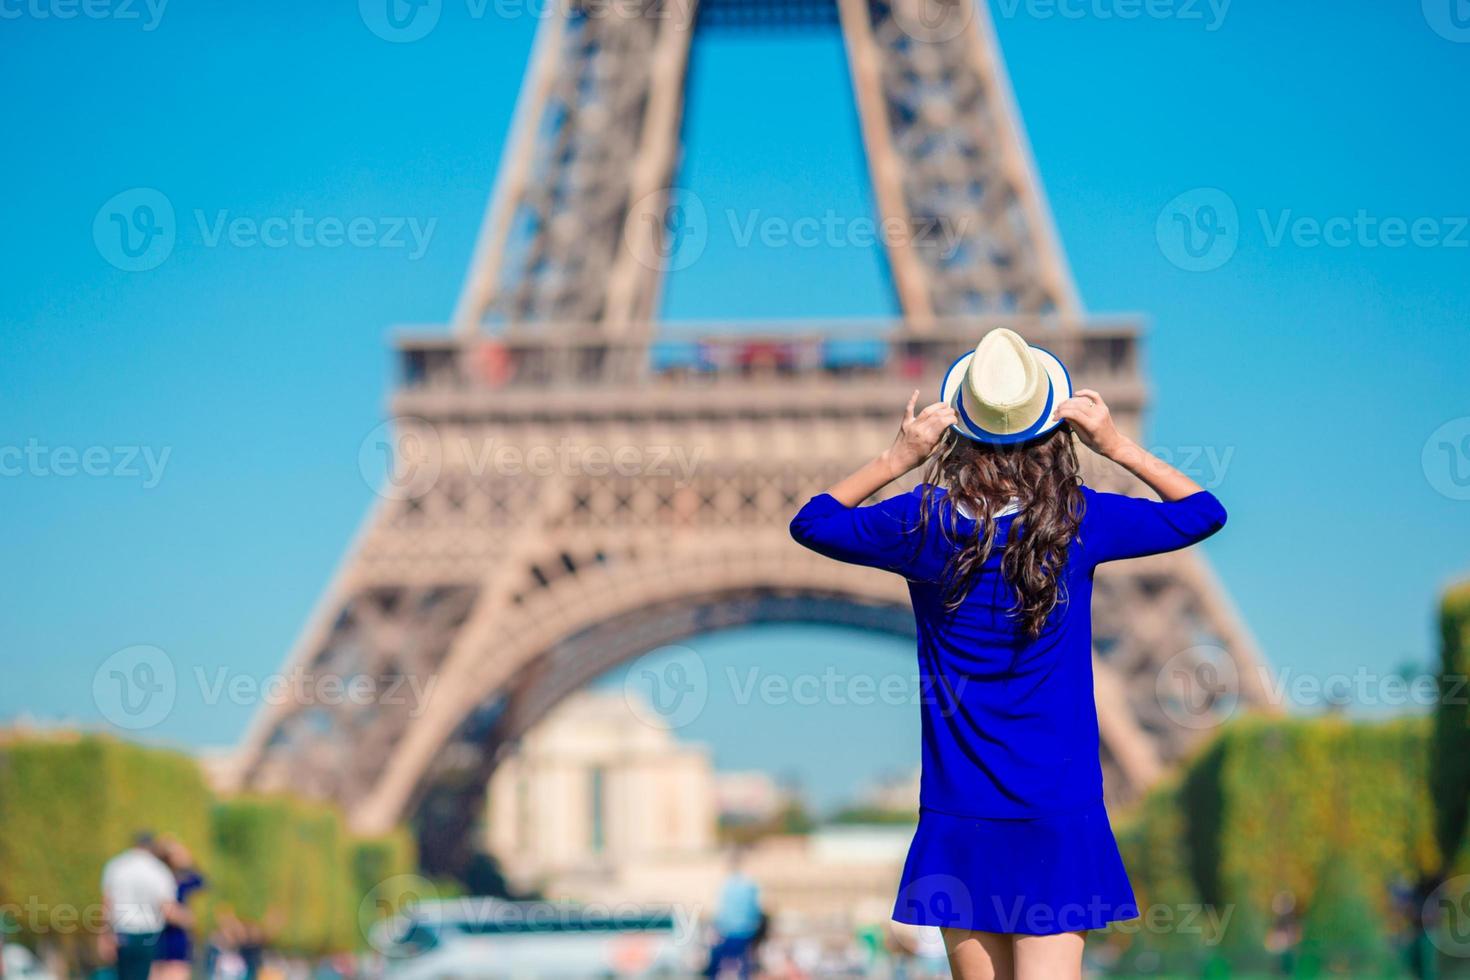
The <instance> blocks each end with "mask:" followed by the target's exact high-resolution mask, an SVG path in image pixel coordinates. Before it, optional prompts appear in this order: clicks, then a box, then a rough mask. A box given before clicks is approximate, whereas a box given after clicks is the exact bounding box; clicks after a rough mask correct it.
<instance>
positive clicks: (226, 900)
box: [0, 735, 417, 966]
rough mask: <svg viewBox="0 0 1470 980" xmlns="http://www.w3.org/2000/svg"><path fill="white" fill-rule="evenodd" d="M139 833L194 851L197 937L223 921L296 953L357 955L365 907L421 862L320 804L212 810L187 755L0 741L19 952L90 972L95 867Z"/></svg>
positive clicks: (0, 884)
mask: <svg viewBox="0 0 1470 980" xmlns="http://www.w3.org/2000/svg"><path fill="white" fill-rule="evenodd" d="M145 828H146V829H149V830H153V831H155V832H158V833H161V834H164V833H166V834H171V835H174V836H176V837H178V838H179V839H180V840H182V841H183V842H184V843H186V844H187V845H189V847H190V849H191V850H193V852H194V854H195V857H196V859H197V860H198V862H199V866H200V868H201V870H202V871H203V873H204V875H205V877H206V879H207V880H208V885H209V887H208V888H207V889H206V890H205V892H203V893H202V895H201V899H202V901H201V902H200V910H201V911H202V912H203V913H204V914H203V918H202V922H201V930H202V931H203V932H208V931H209V930H211V929H212V928H213V926H214V923H216V922H217V921H219V920H220V919H221V918H223V917H224V916H226V915H229V916H233V917H235V918H238V919H240V920H243V921H246V922H252V923H256V924H260V925H263V926H265V927H266V929H267V932H268V933H269V934H270V935H271V939H272V944H273V945H274V946H275V947H277V948H279V949H283V950H286V951H290V952H297V953H304V954H318V953H327V952H337V951H343V950H352V949H360V948H363V947H364V946H365V945H366V937H365V936H363V935H362V929H361V928H360V927H359V923H358V914H359V905H360V904H361V903H362V900H363V898H364V896H366V895H368V894H369V893H370V892H372V890H373V889H374V888H376V887H377V886H378V885H380V884H381V883H383V882H384V881H387V880H390V879H392V878H393V877H394V876H395V875H403V874H411V873H413V871H414V869H415V866H416V863H417V855H416V854H415V851H414V846H413V841H412V838H411V837H410V836H409V834H408V833H407V832H406V831H403V830H398V831H395V832H393V833H391V834H387V835H384V836H382V837H371V838H355V837H352V836H350V835H349V834H348V832H347V830H346V829H345V825H344V824H343V821H342V818H341V816H340V814H339V813H338V812H337V811H336V810H335V809H333V808H331V807H329V806H327V805H324V804H317V803H307V802H303V801H300V800H296V799H292V798H288V797H241V798H235V799H230V800H225V801H217V800H216V799H215V798H214V796H213V795H212V793H211V792H210V790H209V787H208V786H207V785H206V783H205V781H204V778H203V776H202V775H201V773H200V771H199V767H198V765H197V763H196V762H195V760H194V759H192V758H190V757H189V756H187V755H183V754H181V753H177V752H170V751H166V750H161V749H152V748H146V747H144V746H140V745H135V744H132V743H129V742H122V741H118V740H116V739H113V738H110V737H107V736H101V735H48V736H36V737H29V736H28V737H26V738H25V739H14V740H11V741H8V742H3V743H0V910H5V911H8V912H10V915H9V916H8V918H10V919H13V920H15V923H14V925H18V926H19V929H20V933H19V938H20V939H21V940H22V941H24V942H27V943H28V944H29V945H32V946H37V947H40V946H49V947H51V948H53V949H54V950H55V951H56V952H57V953H59V954H60V955H61V956H62V957H63V958H64V959H65V960H66V961H68V962H69V963H71V964H72V965H73V966H75V965H78V964H82V963H89V962H91V960H92V958H93V955H94V953H93V951H94V950H95V932H96V931H97V929H98V928H99V923H100V918H101V911H100V909H101V876H102V867H103V865H104V864H105V863H106V862H107V860H108V859H109V858H111V857H112V856H114V855H115V854H117V853H119V852H120V851H122V850H123V849H124V848H126V847H127V846H128V845H129V843H130V842H131V840H132V836H133V834H134V832H136V831H137V830H140V829H145ZM82 914H88V915H90V916H91V921H90V922H89V923H86V924H85V925H86V926H87V927H85V928H84V927H83V924H79V921H78V920H79V916H80V915H82Z"/></svg>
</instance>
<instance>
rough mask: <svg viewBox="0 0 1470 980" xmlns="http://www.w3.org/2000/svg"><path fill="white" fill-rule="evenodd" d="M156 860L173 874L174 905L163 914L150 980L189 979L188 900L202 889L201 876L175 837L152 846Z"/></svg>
mask: <svg viewBox="0 0 1470 980" xmlns="http://www.w3.org/2000/svg"><path fill="white" fill-rule="evenodd" d="M154 850H155V853H157V855H158V857H159V859H160V860H161V861H163V863H164V864H166V865H168V868H169V871H170V873H172V875H173V877H174V883H175V885H174V891H175V896H174V904H173V907H172V908H171V909H170V910H169V912H168V914H167V915H166V916H165V918H166V919H167V921H166V922H165V924H164V927H163V935H162V936H161V937H159V946H158V958H157V959H156V960H155V961H154V963H153V971H152V974H151V975H152V980H189V976H190V974H191V973H192V972H193V966H194V926H195V921H196V920H195V917H194V912H193V910H191V909H190V908H189V899H190V897H191V896H193V894H194V893H195V892H197V891H199V890H201V889H202V888H204V876H203V875H201V874H200V873H199V871H198V869H197V868H195V867H194V856H193V855H192V854H191V853H190V852H189V849H188V848H187V847H185V846H184V843H183V841H180V840H178V839H177V838H173V837H168V838H161V839H160V840H158V841H157V843H156V844H155V847H154Z"/></svg>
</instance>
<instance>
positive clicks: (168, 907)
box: [102, 831, 178, 980]
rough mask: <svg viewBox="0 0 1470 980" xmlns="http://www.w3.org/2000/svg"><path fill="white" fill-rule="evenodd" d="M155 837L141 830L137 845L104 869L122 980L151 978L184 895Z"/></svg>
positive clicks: (105, 896)
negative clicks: (161, 857) (167, 927)
mask: <svg viewBox="0 0 1470 980" xmlns="http://www.w3.org/2000/svg"><path fill="white" fill-rule="evenodd" d="M153 843H154V841H153V835H152V834H151V833H149V832H147V831H140V832H138V833H137V834H136V835H135V836H134V838H133V846H132V847H130V848H128V849H127V850H125V851H123V852H122V853H121V854H119V855H118V856H117V857H115V858H113V859H112V860H111V861H108V862H107V864H106V866H105V867H103V869H102V904H103V908H104V909H105V910H106V914H107V923H108V926H109V928H110V929H111V930H112V934H113V936H114V938H115V946H116V949H117V980H148V974H149V972H150V971H151V970H152V968H153V961H154V959H155V958H156V957H157V954H158V948H159V939H160V937H161V936H162V935H163V927H164V925H165V924H167V919H168V916H169V914H170V913H171V912H172V910H173V907H174V904H175V902H176V901H177V897H178V883H177V882H175V881H174V876H173V873H172V872H171V871H169V869H168V865H166V864H164V863H163V862H162V861H160V860H159V859H158V856H157V855H156V854H154V853H153Z"/></svg>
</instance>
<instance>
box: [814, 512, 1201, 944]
mask: <svg viewBox="0 0 1470 980" xmlns="http://www.w3.org/2000/svg"><path fill="white" fill-rule="evenodd" d="M922 489H923V488H922V487H920V488H916V489H915V490H913V491H911V492H909V493H905V494H900V495H898V496H896V497H890V498H889V499H887V500H884V501H882V502H881V503H878V504H874V505H872V506H868V507H847V506H844V505H843V504H841V503H839V502H838V501H837V500H835V499H834V498H832V497H831V496H829V495H827V494H821V495H819V496H816V497H813V498H812V499H811V500H810V501H808V502H807V503H806V505H805V506H804V507H802V509H801V511H800V512H799V513H797V515H796V517H795V518H794V519H793V520H792V522H791V534H792V536H793V537H794V538H795V539H796V540H797V541H798V542H800V543H801V544H803V545H805V546H806V547H808V548H811V549H812V550H814V551H816V552H819V553H820V554H823V555H826V556H827V557H829V558H835V559H837V560H838V561H844V562H851V563H854V564H858V565H868V566H871V567H874V568H881V569H884V570H886V571H890V572H894V573H897V574H899V575H902V576H904V578H905V579H907V580H908V585H909V596H910V599H911V600H912V602H913V607H914V620H915V622H916V625H917V627H918V659H919V675H920V681H921V685H920V694H921V697H920V700H921V702H922V704H921V711H922V733H923V748H922V762H923V770H922V776H921V779H920V789H919V825H918V828H917V830H916V831H915V833H914V840H913V843H912V844H911V845H910V848H909V854H908V860H907V861H906V862H905V865H904V870H903V877H902V880H901V882H900V887H899V893H898V900H897V902H896V903H895V905H894V910H893V917H894V919H896V920H897V921H899V922H906V923H911V924H913V925H933V926H950V927H957V928H964V929H978V930H983V931H986V932H1003V933H1023V934H1028V935H1049V934H1053V933H1059V932H1071V931H1076V930H1082V929H1097V928H1101V927H1103V926H1105V925H1107V924H1108V923H1109V922H1114V921H1118V920H1123V919H1132V918H1136V917H1137V916H1138V907H1137V905H1136V904H1135V901H1134V898H1133V889H1132V886H1131V885H1130V884H1129V881H1128V874H1127V872H1126V871H1125V870H1124V868H1123V860H1122V857H1121V856H1120V855H1119V853H1118V846H1117V843H1116V841H1115V840H1114V838H1113V832H1112V828H1111V826H1110V825H1109V823H1108V815H1107V811H1106V810H1105V809H1104V807H1103V784H1102V763H1101V761H1100V758H1099V754H1098V750H1099V745H1098V727H1097V708H1096V706H1095V704H1094V702H1093V694H1092V577H1093V571H1094V570H1095V569H1096V568H1097V566H1098V565H1099V564H1101V563H1102V562H1105V561H1114V560H1117V559H1122V558H1134V557H1139V556H1142V555H1150V554H1157V553H1159V552H1164V551H1173V550H1175V549H1178V548H1183V547H1186V546H1188V545H1191V544H1194V543H1196V542H1198V541H1202V540H1204V539H1205V538H1207V537H1209V536H1210V535H1211V534H1213V533H1214V532H1215V531H1217V530H1219V529H1220V528H1221V527H1223V526H1224V524H1225V509H1224V508H1223V507H1222V506H1221V505H1220V502H1219V501H1218V500H1216V499H1215V497H1214V495H1212V494H1210V493H1208V492H1205V491H1201V492H1200V493H1197V494H1194V495H1193V496H1190V497H1186V498H1185V499H1183V500H1178V501H1173V502H1167V503H1161V502H1159V501H1155V500H1145V499H1140V498H1136V497H1126V496H1120V495H1118V494H1112V493H1099V492H1096V491H1094V490H1092V489H1091V488H1089V487H1083V488H1082V495H1083V498H1084V501H1085V504H1086V510H1085V513H1084V515H1083V518H1082V522H1081V525H1080V526H1079V528H1078V531H1077V537H1076V540H1074V541H1073V542H1072V544H1071V545H1070V546H1069V548H1068V549H1067V561H1066V565H1065V566H1064V569H1063V572H1062V583H1061V584H1062V592H1061V594H1062V595H1063V596H1065V601H1064V602H1059V603H1058V605H1057V608H1056V609H1055V610H1053V611H1052V614H1051V616H1050V617H1049V618H1048V620H1047V623H1046V626H1045V628H1044V629H1043V630H1042V632H1041V635H1040V636H1039V637H1036V638H1034V639H1033V638H1031V637H1028V636H1026V635H1025V634H1024V633H1023V632H1021V630H1020V629H1019V627H1018V625H1017V624H1016V622H1015V620H1014V618H1013V617H1012V615H1011V614H1010V609H1011V607H1012V606H1013V605H1014V602H1015V598H1014V592H1013V591H1012V589H1011V586H1010V585H1009V583H1008V582H1007V581H1006V580H1005V577H1004V575H1003V573H1002V571H1001V567H1000V566H1001V552H1002V549H1003V542H1004V541H1005V540H1006V538H1007V536H1008V535H1009V533H1010V532H1011V529H1012V528H1013V527H1014V526H1015V524H1016V522H1017V521H1019V520H1023V519H1024V514H1021V515H1010V516H1005V517H1001V518H998V519H997V531H996V542H997V546H996V547H995V548H994V549H993V551H992V552H991V555H990V557H989V558H988V559H987V561H986V562H985V565H984V567H983V568H982V570H981V571H980V573H979V574H978V575H977V577H976V578H975V581H974V584H973V586H972V588H971V589H970V592H969V595H968V596H967V597H966V598H965V601H964V602H963V604H962V605H961V606H960V607H959V608H958V609H956V610H954V611H949V610H946V609H945V608H944V604H945V588H944V577H945V565H946V562H947V560H948V558H949V556H950V554H951V553H952V552H953V551H954V549H955V547H956V545H955V543H954V539H956V538H958V539H959V540H961V541H963V540H965V538H966V537H967V536H968V534H969V533H970V532H971V531H972V530H973V523H972V522H970V521H969V519H968V518H966V517H963V516H961V515H959V514H957V513H956V512H955V508H953V507H952V506H951V505H950V503H949V501H948V500H947V498H946V497H945V495H944V493H943V491H942V490H939V491H936V493H935V494H934V498H933V504H932V506H933V507H934V508H935V514H934V515H932V517H933V519H932V520H931V521H930V522H929V524H928V525H927V526H928V529H929V530H928V533H927V534H926V535H925V539H924V540H922V541H921V540H919V539H918V536H917V534H916V533H915V532H916V528H917V526H918V518H919V508H920V507H921V506H922V496H921V493H922ZM941 525H943V527H944V528H946V529H952V530H951V531H949V532H948V533H947V532H946V531H944V530H941Z"/></svg>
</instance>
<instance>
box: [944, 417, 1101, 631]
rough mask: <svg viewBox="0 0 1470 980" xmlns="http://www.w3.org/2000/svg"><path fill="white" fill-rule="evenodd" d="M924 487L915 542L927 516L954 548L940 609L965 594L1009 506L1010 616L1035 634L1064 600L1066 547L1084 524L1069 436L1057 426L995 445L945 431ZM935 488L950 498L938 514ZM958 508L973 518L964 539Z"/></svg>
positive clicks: (1004, 562) (1005, 560) (1006, 566)
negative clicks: (1013, 512)
mask: <svg viewBox="0 0 1470 980" xmlns="http://www.w3.org/2000/svg"><path fill="white" fill-rule="evenodd" d="M924 483H925V484H926V486H925V487H924V493H923V506H922V507H920V508H919V526H918V534H919V540H920V542H922V541H923V540H924V539H925V535H926V534H927V533H928V530H929V529H928V524H929V522H930V520H931V515H935V514H938V515H939V517H940V519H939V527H940V531H941V533H943V534H946V535H949V536H950V537H951V540H953V541H954V542H955V544H956V545H958V547H956V548H955V550H954V552H953V554H951V555H950V558H949V562H948V565H947V567H946V568H945V584H946V594H945V605H946V607H947V608H949V609H951V610H953V609H955V608H957V607H958V606H959V605H960V603H962V602H963V601H964V599H965V596H967V595H968V594H969V592H970V589H971V587H972V586H973V585H974V583H975V578H976V576H977V575H978V574H979V572H980V569H981V567H982V566H983V565H984V564H985V561H986V559H988V558H989V557H990V553H991V551H992V550H993V549H994V547H995V538H996V530H997V524H996V520H995V518H994V517H993V516H991V515H993V514H995V513H996V512H998V511H1001V510H1003V509H1005V507H1006V506H1007V505H1008V504H1009V503H1010V502H1011V501H1012V500H1015V501H1016V502H1017V503H1018V504H1019V505H1020V513H1019V514H1018V515H1017V516H1016V519H1015V521H1014V524H1015V525H1016V526H1015V527H1014V528H1013V529H1012V531H1011V534H1010V536H1009V539H1008V540H1007V541H1006V542H1005V550H1004V553H1003V554H1002V555H1001V570H1002V571H1003V572H1004V573H1005V577H1006V579H1007V580H1008V581H1009V582H1010V583H1011V585H1012V587H1013V588H1014V589H1015V593H1016V604H1015V606H1013V607H1012V609H1011V613H1012V615H1013V616H1014V617H1015V618H1016V619H1017V620H1018V621H1019V623H1020V626H1021V628H1022V629H1023V630H1024V631H1025V633H1026V634H1027V635H1028V636H1032V637H1035V636H1038V635H1040V633H1041V629H1042V627H1043V626H1044V625H1045V624H1046V617H1047V616H1048V615H1050V613H1051V611H1052V610H1053V609H1055V608H1056V606H1057V604H1058V603H1059V602H1066V601H1067V597H1066V595H1065V593H1064V591H1063V589H1062V586H1061V582H1060V579H1061V572H1062V568H1063V567H1064V566H1065V565H1066V562H1067V546H1068V545H1070V544H1071V543H1072V539H1073V538H1074V537H1075V536H1076V534H1077V526H1078V525H1079V524H1080V523H1081V522H1082V509H1083V497H1082V491H1081V489H1080V487H1081V483H1082V481H1081V480H1080V479H1079V478H1078V475H1077V451H1076V448H1075V447H1074V446H1073V443H1072V432H1071V430H1070V429H1069V428H1068V427H1067V426H1066V425H1061V426H1058V427H1057V428H1055V429H1053V430H1052V431H1051V432H1050V433H1049V434H1047V435H1045V436H1043V437H1042V438H1040V439H1037V440H1035V441H1034V442H1027V443H1022V444H1020V445H1015V446H999V445H992V444H989V443H980V442H975V441H974V440H971V439H967V438H965V437H964V436H962V435H960V434H959V433H957V432H955V431H954V430H953V429H949V430H947V431H946V432H945V434H944V437H943V439H942V440H941V441H940V444H939V447H938V449H937V451H936V452H935V453H934V455H933V456H932V457H931V458H930V460H929V463H928V465H927V466H926V467H925V468H924ZM939 488H943V489H944V490H946V491H948V496H947V497H946V498H945V499H944V500H943V501H942V502H941V503H940V506H939V507H938V508H936V507H935V506H934V499H935V494H936V492H937V491H938V489H939ZM957 506H961V507H963V509H964V510H965V511H967V512H968V513H969V514H971V515H973V516H974V518H975V530H974V532H973V533H971V534H970V535H968V536H967V537H966V538H965V539H964V540H960V537H959V532H958V527H959V523H958V522H957V521H956V520H955V508H956V507H957Z"/></svg>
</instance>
